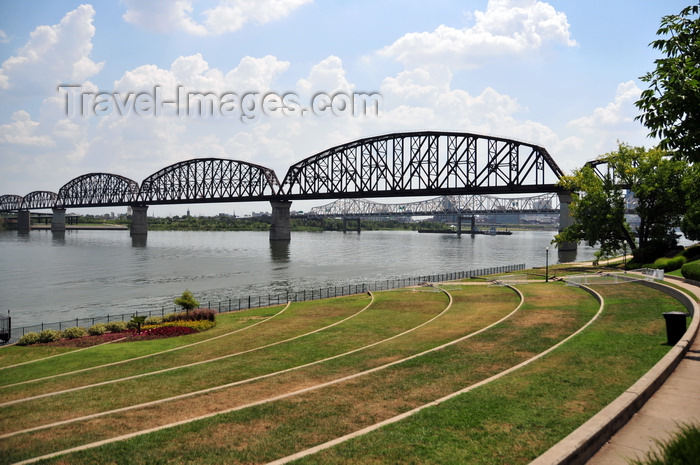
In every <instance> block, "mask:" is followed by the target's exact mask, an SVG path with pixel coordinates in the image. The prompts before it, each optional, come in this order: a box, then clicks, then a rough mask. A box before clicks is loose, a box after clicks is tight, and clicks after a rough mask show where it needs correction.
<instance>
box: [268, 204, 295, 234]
mask: <svg viewBox="0 0 700 465" xmlns="http://www.w3.org/2000/svg"><path fill="white" fill-rule="evenodd" d="M270 205H272V221H271V223H270V240H271V241H291V240H292V233H291V230H292V218H291V216H290V215H289V208H290V207H291V206H292V202H291V201H289V200H271V201H270Z"/></svg>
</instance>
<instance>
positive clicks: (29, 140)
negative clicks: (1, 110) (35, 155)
mask: <svg viewBox="0 0 700 465" xmlns="http://www.w3.org/2000/svg"><path fill="white" fill-rule="evenodd" d="M38 126H39V123H38V122H36V121H32V119H31V116H30V115H29V113H27V112H26V111H24V110H19V111H16V112H14V113H13V114H12V122H11V123H9V124H2V125H0V144H14V145H27V146H36V147H52V146H54V145H55V144H54V142H53V140H51V138H50V137H48V136H45V135H36V134H35V133H36V132H37V128H38Z"/></svg>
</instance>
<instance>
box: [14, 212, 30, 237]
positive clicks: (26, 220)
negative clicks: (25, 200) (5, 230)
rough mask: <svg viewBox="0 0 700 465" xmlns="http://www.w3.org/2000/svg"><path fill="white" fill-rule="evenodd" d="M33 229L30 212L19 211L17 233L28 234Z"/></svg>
mask: <svg viewBox="0 0 700 465" xmlns="http://www.w3.org/2000/svg"><path fill="white" fill-rule="evenodd" d="M31 229H32V217H31V212H30V211H29V210H19V211H18V212H17V231H19V232H21V233H28V232H29V231H30V230H31Z"/></svg>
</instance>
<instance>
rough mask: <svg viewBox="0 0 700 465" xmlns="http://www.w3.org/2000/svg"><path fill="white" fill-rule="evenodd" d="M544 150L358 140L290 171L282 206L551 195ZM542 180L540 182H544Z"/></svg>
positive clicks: (554, 173) (402, 137) (427, 138)
mask: <svg viewBox="0 0 700 465" xmlns="http://www.w3.org/2000/svg"><path fill="white" fill-rule="evenodd" d="M562 175H563V172H562V171H561V169H560V168H559V167H558V166H557V164H556V163H555V162H554V160H553V159H552V157H551V156H550V155H549V153H548V152H547V150H545V149H544V148H543V147H539V146H536V145H532V144H527V143H523V142H517V141H514V140H509V139H502V138H496V137H489V136H482V135H478V134H467V133H453V132H434V131H425V132H409V133H396V134H386V135H382V136H377V137H371V138H367V139H360V140H357V141H354V142H350V143H347V144H343V145H339V146H337V147H333V148H330V149H328V150H325V151H323V152H321V153H318V154H316V155H314V156H311V157H309V158H306V159H305V160H302V161H301V162H299V163H297V164H295V165H293V166H292V167H291V168H289V170H288V171H287V175H286V176H285V178H284V182H283V183H282V190H281V194H282V196H283V197H285V198H287V199H312V198H328V197H336V198H351V197H355V198H356V197H393V196H400V195H403V196H408V195H436V194H443V195H456V194H477V193H478V194H510V193H537V192H557V191H559V190H561V189H560V188H558V187H557V186H556V185H555V183H556V181H557V180H558V179H559V178H560V177H561V176H562ZM547 177H548V178H549V179H546V178H547Z"/></svg>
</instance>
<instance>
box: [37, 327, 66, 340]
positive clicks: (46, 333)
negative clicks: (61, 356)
mask: <svg viewBox="0 0 700 465" xmlns="http://www.w3.org/2000/svg"><path fill="white" fill-rule="evenodd" d="M59 339H61V333H60V331H56V330H54V329H45V330H43V331H42V332H40V333H39V342H42V343H44V342H55V341H58V340H59Z"/></svg>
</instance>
